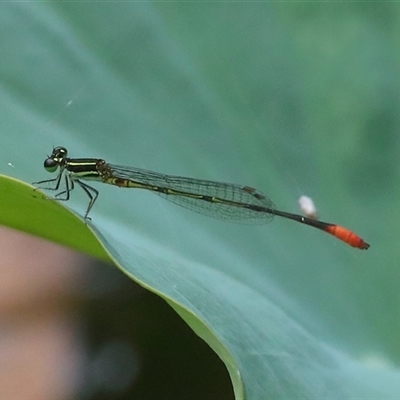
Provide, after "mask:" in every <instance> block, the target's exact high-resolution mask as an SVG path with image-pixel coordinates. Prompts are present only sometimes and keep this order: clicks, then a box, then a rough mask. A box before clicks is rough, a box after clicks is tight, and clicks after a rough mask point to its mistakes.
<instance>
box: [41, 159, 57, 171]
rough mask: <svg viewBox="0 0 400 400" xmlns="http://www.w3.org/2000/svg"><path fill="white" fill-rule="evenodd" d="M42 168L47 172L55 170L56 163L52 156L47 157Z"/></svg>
mask: <svg viewBox="0 0 400 400" xmlns="http://www.w3.org/2000/svg"><path fill="white" fill-rule="evenodd" d="M44 168H45V170H46V171H47V172H55V171H57V168H58V164H57V163H56V162H55V161H54V160H53V159H52V158H48V159H46V160H45V162H44Z"/></svg>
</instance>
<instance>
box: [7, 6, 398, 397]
mask: <svg viewBox="0 0 400 400" xmlns="http://www.w3.org/2000/svg"><path fill="white" fill-rule="evenodd" d="M391 7H393V8H391ZM1 10H2V13H1V14H0V19H1V22H2V23H1V24H0V35H1V37H2V38H3V40H2V41H1V43H0V50H1V54H2V63H1V64H0V79H1V85H2V91H1V92H0V117H1V118H0V119H1V121H2V127H3V129H2V132H3V133H2V146H1V148H0V156H1V158H0V159H1V160H3V161H2V164H1V169H0V171H1V172H2V174H3V175H8V176H11V177H13V178H16V179H19V180H21V181H24V182H27V183H29V182H33V181H41V180H44V179H46V177H48V178H49V179H50V178H52V177H54V175H50V174H48V173H47V172H46V171H45V170H44V169H43V167H42V166H43V161H44V159H45V158H46V154H49V153H50V152H51V149H52V146H58V145H61V146H65V147H67V148H68V150H69V155H70V157H78V158H79V157H83V158H85V157H97V158H103V159H105V160H106V161H108V162H111V163H114V164H125V165H132V166H137V167H140V168H147V169H151V170H155V171H159V172H165V173H168V174H176V175H184V176H192V177H198V178H204V179H211V180H220V181H226V182H236V183H239V184H240V183H242V184H244V185H250V186H255V187H257V188H259V189H260V190H261V191H263V192H265V193H267V194H268V195H269V196H271V197H272V198H273V199H274V201H276V202H277V204H279V207H278V208H279V209H282V210H285V211H292V212H297V208H298V206H297V198H298V197H300V195H301V194H307V195H310V196H312V197H313V198H314V200H315V201H316V203H317V207H318V208H319V213H320V216H321V218H322V219H323V220H328V221H332V222H335V223H340V224H342V223H343V224H344V225H346V226H348V227H349V228H352V229H354V230H356V231H357V232H359V233H360V234H361V233H362V236H363V237H364V238H365V239H366V240H367V241H368V242H370V243H371V249H370V250H368V251H367V252H362V251H360V250H358V249H352V248H350V247H347V246H346V245H345V244H343V243H341V242H339V241H337V240H336V239H335V238H333V237H331V236H329V235H324V234H323V233H321V232H319V231H316V230H313V229H310V228H308V227H305V226H302V225H301V224H296V223H295V222H292V221H278V220H276V221H275V223H274V224H273V225H272V226H270V227H265V226H245V225H233V224H227V223H224V222H220V221H215V220H212V219H207V218H205V217H203V216H200V215H196V214H192V213H190V212H189V211H187V210H184V209H181V208H179V207H175V206H174V205H171V204H169V203H167V202H163V200H162V199H161V198H159V197H157V196H154V195H152V194H150V193H146V192H144V191H135V190H127V189H122V188H117V187H114V186H111V185H101V184H97V183H96V182H94V183H93V186H95V187H96V189H98V190H99V192H100V195H99V198H98V200H97V202H96V204H95V207H94V208H93V210H92V212H91V218H92V221H90V222H88V223H87V224H85V222H84V221H83V220H82V218H81V217H79V216H82V215H84V212H85V210H86V207H87V201H88V199H87V197H86V196H85V194H84V193H82V191H81V192H79V190H78V189H79V188H76V189H75V190H74V192H73V193H72V196H71V199H70V200H69V202H68V203H64V204H62V203H60V202H55V201H51V200H48V199H47V196H51V195H52V194H53V193H52V192H48V194H47V196H46V195H44V194H43V192H42V191H40V190H36V191H34V190H33V187H31V186H29V185H27V184H24V183H22V182H21V181H17V180H15V179H10V178H7V177H5V176H1V177H0V187H1V188H2V196H1V199H0V205H1V207H0V223H2V224H3V225H7V226H11V227H14V228H17V229H20V230H23V231H25V232H29V233H33V234H35V235H38V236H41V237H44V238H46V239H50V240H53V241H56V242H58V243H62V244H65V245H67V246H70V247H73V248H75V249H79V250H82V251H85V252H87V253H88V254H92V255H95V256H97V257H99V258H103V259H111V260H112V261H113V262H114V263H115V264H116V265H117V266H118V267H119V268H121V270H122V271H124V272H125V273H126V274H127V275H128V276H130V277H131V278H132V279H134V280H135V281H137V282H139V283H140V284H141V285H142V286H144V287H146V288H148V289H149V290H151V291H153V292H154V293H157V294H158V295H159V296H161V297H163V298H164V299H165V300H166V301H167V302H168V303H169V304H170V305H171V306H172V307H173V308H174V309H175V310H176V311H177V312H178V313H179V315H181V317H182V318H183V319H184V320H185V321H186V322H187V323H188V324H189V325H190V326H191V327H192V329H193V330H194V331H195V332H196V334H198V335H199V336H200V337H202V338H203V339H204V340H205V341H206V342H207V343H208V344H209V345H210V346H211V347H212V348H213V350H214V351H215V352H216V353H217V354H218V355H219V356H220V357H221V359H222V360H223V362H224V363H225V365H226V366H227V369H228V371H229V373H230V376H231V379H232V383H233V386H234V390H235V396H236V399H243V398H246V399H249V400H253V399H265V398H274V399H278V398H279V399H287V398H291V397H292V398H294V397H296V398H307V399H321V398H363V397H364V398H365V397H370V398H372V397H375V398H396V397H399V396H400V376H399V372H398V370H396V368H395V366H394V365H395V364H396V363H397V364H398V363H399V360H400V351H399V347H398V335H397V332H398V330H399V328H400V326H399V325H400V322H399V318H398V310H399V305H400V298H399V296H398V278H399V272H398V271H399V269H398V264H399V255H398V252H396V245H395V243H396V242H397V241H398V239H399V233H398V221H399V219H398V216H399V211H398V200H397V199H398V194H399V193H398V191H399V187H400V185H399V172H398V171H399V167H398V161H397V159H398V151H399V149H398V147H399V145H398V140H397V136H398V132H397V129H396V126H397V124H396V122H397V118H398V112H397V104H398V101H397V97H398V92H399V83H398V82H400V80H399V79H398V78H399V77H398V68H397V63H398V62H397V58H396V55H395V54H396V53H395V52H394V50H393V49H394V48H395V46H396V44H397V42H396V40H395V39H393V38H394V37H396V35H392V36H391V34H394V33H395V32H396V30H395V26H397V25H396V24H395V23H394V22H393V21H395V22H398V19H399V18H398V13H397V11H396V8H395V6H392V5H390V4H387V5H385V6H382V5H381V4H380V5H379V7H378V8H377V9H376V10H379V12H380V14H376V13H375V12H374V11H375V9H374V8H373V7H372V6H370V8H369V10H370V11H371V12H370V13H366V12H365V6H364V5H362V6H361V5H360V7H357V6H356V5H354V4H352V5H345V4H339V5H338V4H335V5H334V7H333V6H332V5H330V4H324V6H323V7H320V5H311V4H308V5H304V4H298V5H297V4H296V5H295V4H291V5H290V6H289V5H288V4H286V5H285V4H280V5H279V4H275V3H274V4H270V3H269V4H267V3H247V2H246V3H235V2H232V3H118V2H111V3H98V2H96V3H95V2H93V3H92V2H86V3H68V2H62V3H4V4H3V5H2V9H1ZM379 18H381V20H382V21H383V22H382V21H381V20H380V19H379ZM386 20H387V21H391V24H386V23H384V21H386ZM372 22H374V23H372ZM89 183H90V182H89ZM65 206H68V207H70V208H71V209H72V210H73V211H74V212H73V213H71V212H69V211H68V210H67V209H66V208H65ZM385 220H386V222H385V224H382V221H385ZM394 277H395V278H396V279H394Z"/></svg>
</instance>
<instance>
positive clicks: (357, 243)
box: [326, 225, 369, 250]
mask: <svg viewBox="0 0 400 400" xmlns="http://www.w3.org/2000/svg"><path fill="white" fill-rule="evenodd" d="M326 232H328V233H330V234H331V235H333V236H336V237H337V238H338V239H340V240H343V242H346V243H347V244H349V245H350V246H353V247H357V248H358V249H361V250H367V249H368V248H369V244H368V243H366V242H364V240H362V239H361V238H360V236H358V235H356V234H355V233H354V232H352V231H350V230H348V229H346V228H344V227H343V226H339V225H329V226H328V228H326Z"/></svg>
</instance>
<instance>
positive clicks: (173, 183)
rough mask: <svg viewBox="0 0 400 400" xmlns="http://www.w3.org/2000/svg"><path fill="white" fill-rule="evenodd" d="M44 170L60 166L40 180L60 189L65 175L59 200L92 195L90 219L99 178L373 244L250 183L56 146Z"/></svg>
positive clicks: (220, 211)
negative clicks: (164, 170) (72, 153)
mask: <svg viewBox="0 0 400 400" xmlns="http://www.w3.org/2000/svg"><path fill="white" fill-rule="evenodd" d="M44 168H45V169H46V170H47V171H48V172H52V173H54V172H56V171H57V170H58V175H57V176H56V177H55V178H54V179H48V180H43V181H40V182H35V184H37V185H40V184H43V183H54V184H55V185H54V187H52V188H47V189H50V190H59V188H60V184H61V181H62V179H63V177H64V182H65V190H63V191H61V192H59V193H57V194H56V196H55V198H56V199H57V200H64V201H66V200H69V198H70V193H71V191H72V190H73V189H74V188H75V185H79V186H80V187H81V188H82V189H83V190H84V192H85V193H86V194H87V196H88V197H89V199H90V200H89V204H88V207H87V209H86V213H85V216H84V218H85V219H89V217H88V215H89V212H90V210H91V209H92V207H93V205H94V203H95V202H96V200H97V197H98V195H99V192H98V191H97V190H96V189H95V188H93V187H92V186H89V185H88V184H87V183H86V182H87V181H98V182H103V183H108V184H110V185H114V186H119V187H123V188H133V189H145V190H150V191H152V192H154V193H156V194H158V195H160V196H162V197H164V198H165V199H167V200H170V201H172V202H173V203H175V204H178V205H180V206H182V207H185V208H188V209H190V210H192V211H195V212H198V213H201V214H205V215H208V216H211V217H214V218H218V219H223V220H230V221H247V222H250V223H256V224H262V223H268V222H270V221H271V220H272V218H273V217H274V216H275V215H277V216H280V217H283V218H287V219H291V220H293V221H297V222H300V223H302V224H305V225H308V226H312V227H314V228H317V229H320V230H322V231H324V232H327V233H330V234H331V235H333V236H335V237H336V238H338V239H340V240H342V241H343V242H346V243H347V244H349V245H350V246H353V247H356V248H359V249H362V250H366V249H368V248H369V244H368V243H366V242H365V241H364V240H363V239H361V237H359V236H358V235H356V234H355V233H354V232H352V231H350V230H349V229H347V228H344V227H342V226H340V225H335V224H330V223H326V222H321V221H318V220H314V219H312V218H307V217H303V216H301V215H297V214H291V213H288V212H284V211H279V210H277V209H276V207H275V205H274V203H273V202H272V201H271V200H270V199H269V198H268V197H267V196H266V195H264V194H262V193H261V192H259V191H258V190H256V189H254V188H252V187H250V186H241V185H235V184H231V183H222V182H214V181H208V180H202V179H192V178H184V177H181V176H173V175H164V174H160V173H157V172H152V171H148V170H144V169H139V168H134V167H124V166H121V165H114V164H109V163H107V162H106V161H104V160H102V159H97V158H69V157H68V151H67V149H66V148H65V147H55V148H54V149H53V152H52V153H51V155H50V156H49V157H48V158H46V160H45V161H44ZM84 181H85V182H84ZM62 196H64V197H62Z"/></svg>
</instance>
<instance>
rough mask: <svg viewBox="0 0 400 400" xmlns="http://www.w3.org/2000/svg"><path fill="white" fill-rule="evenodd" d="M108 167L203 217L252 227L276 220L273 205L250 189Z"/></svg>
mask: <svg viewBox="0 0 400 400" xmlns="http://www.w3.org/2000/svg"><path fill="white" fill-rule="evenodd" d="M108 166H109V167H110V169H111V171H112V174H113V175H114V176H115V177H117V178H121V179H126V180H129V181H131V182H133V183H136V184H140V185H141V188H143V189H147V190H151V191H153V192H154V193H156V194H158V195H159V196H161V197H163V198H165V199H167V200H169V201H171V202H173V203H175V204H177V205H179V206H182V207H185V208H187V209H190V210H192V211H195V212H198V213H200V214H204V215H208V216H210V217H213V218H218V219H223V220H230V221H236V222H242V223H250V224H265V223H268V222H269V221H270V220H271V219H272V218H273V214H271V213H270V212H269V210H275V205H274V204H273V202H272V201H271V200H270V199H269V198H268V197H266V196H265V195H264V194H262V193H260V192H259V191H257V190H256V189H253V188H251V187H249V186H240V185H235V184H230V183H222V182H213V181H207V180H202V179H192V178H185V177H181V176H173V175H163V174H159V173H157V172H152V171H148V170H144V169H139V168H131V167H124V166H120V165H112V164H108Z"/></svg>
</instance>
